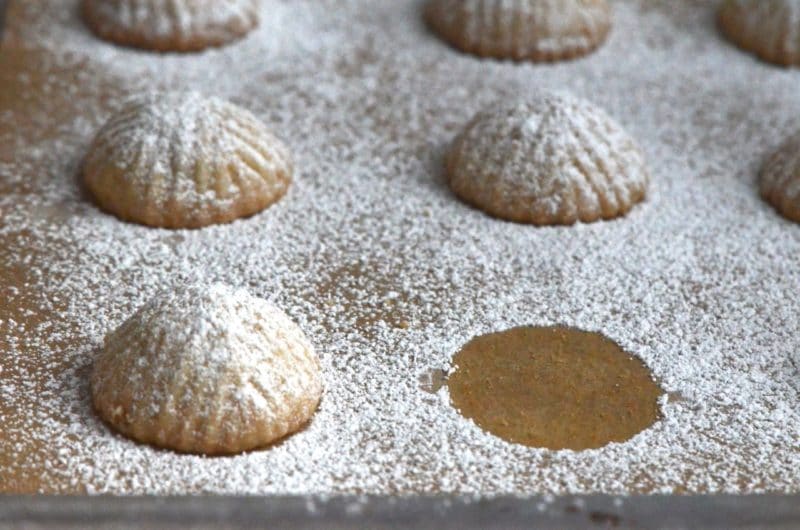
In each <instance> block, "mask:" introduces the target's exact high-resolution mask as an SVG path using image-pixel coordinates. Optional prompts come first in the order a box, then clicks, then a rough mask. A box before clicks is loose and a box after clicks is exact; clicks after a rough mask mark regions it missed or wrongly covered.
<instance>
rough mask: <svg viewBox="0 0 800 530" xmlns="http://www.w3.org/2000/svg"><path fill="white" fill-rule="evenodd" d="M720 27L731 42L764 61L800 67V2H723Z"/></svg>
mask: <svg viewBox="0 0 800 530" xmlns="http://www.w3.org/2000/svg"><path fill="white" fill-rule="evenodd" d="M719 26H720V28H721V29H722V32H723V33H724V34H725V36H726V37H728V39H729V40H730V41H731V42H733V43H734V44H736V45H737V46H739V47H740V48H742V49H744V50H747V51H749V52H753V53H755V54H756V55H758V56H759V57H761V58H762V59H763V60H765V61H768V62H771V63H776V64H780V65H783V66H798V65H800V0H725V2H723V4H722V7H721V9H720V11H719Z"/></svg>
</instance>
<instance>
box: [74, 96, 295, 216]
mask: <svg viewBox="0 0 800 530" xmlns="http://www.w3.org/2000/svg"><path fill="white" fill-rule="evenodd" d="M292 171H293V169H292V162H291V157H290V155H289V151H288V149H287V148H286V147H285V146H284V145H283V144H282V143H281V142H280V141H279V140H277V139H276V138H275V137H274V136H273V135H272V134H271V133H270V132H269V131H268V130H267V129H266V127H265V126H264V125H263V124H262V123H261V122H260V121H259V120H258V119H257V118H256V117H255V116H253V115H252V114H251V113H250V112H248V111H247V110H245V109H243V108H241V107H238V106H236V105H233V104H231V103H228V102H226V101H223V100H221V99H218V98H214V97H210V98H207V97H204V96H202V95H201V94H199V93H196V92H167V93H153V94H147V95H145V96H141V97H137V98H135V99H133V100H132V101H131V102H129V103H128V104H127V105H126V106H125V107H124V108H123V109H122V111H120V112H119V113H118V114H116V115H115V116H113V117H112V118H111V120H110V121H109V122H108V123H107V124H106V125H105V126H104V127H103V128H102V129H101V130H100V132H99V133H98V134H97V137H96V138H95V140H94V142H93V143H92V145H91V147H90V149H89V152H88V154H87V156H86V159H85V161H84V168H83V176H84V181H85V183H86V186H87V188H88V189H89V191H90V192H91V194H92V195H93V196H94V198H95V200H96V201H97V203H98V204H99V205H100V207H101V208H103V209H104V210H107V211H109V212H111V213H113V214H114V215H116V216H117V217H119V218H121V219H123V220H126V221H133V222H136V223H141V224H145V225H149V226H156V227H164V228H199V227H203V226H207V225H210V224H216V223H226V222H230V221H233V220H235V219H238V218H241V217H247V216H250V215H253V214H255V213H257V212H260V211H261V210H263V209H265V208H267V207H268V206H270V205H272V204H273V203H275V202H276V201H277V200H278V199H280V198H281V197H282V196H283V195H284V194H285V193H286V191H287V189H288V188H289V185H290V183H291V178H292Z"/></svg>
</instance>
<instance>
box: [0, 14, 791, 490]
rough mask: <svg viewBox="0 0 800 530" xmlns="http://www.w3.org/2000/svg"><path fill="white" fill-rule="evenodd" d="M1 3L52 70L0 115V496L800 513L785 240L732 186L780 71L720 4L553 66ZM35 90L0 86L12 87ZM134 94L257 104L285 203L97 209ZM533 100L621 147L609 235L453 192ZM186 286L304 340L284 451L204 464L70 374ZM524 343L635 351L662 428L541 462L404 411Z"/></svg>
mask: <svg viewBox="0 0 800 530" xmlns="http://www.w3.org/2000/svg"><path fill="white" fill-rule="evenodd" d="M24 4H26V5H27V6H28V7H27V8H25V7H23V8H22V11H27V16H28V18H29V19H30V20H31V24H30V25H29V26H26V27H20V28H17V30H18V33H20V35H21V37H20V38H21V39H22V40H23V41H26V42H28V43H29V44H30V45H36V46H44V47H46V48H47V49H48V50H49V53H50V56H49V57H50V58H49V59H47V60H46V61H44V63H45V67H46V68H44V69H43V70H42V71H43V72H51V73H50V74H48V75H44V83H45V84H44V86H43V87H42V88H40V89H39V92H37V93H39V94H44V96H42V97H41V98H40V101H41V103H40V105H38V106H37V105H33V104H31V103H30V102H29V101H28V100H27V99H25V97H27V96H24V95H22V96H20V98H21V99H22V100H23V103H25V104H24V105H20V106H19V107H18V108H20V109H22V110H19V111H15V110H13V109H8V108H4V109H2V113H0V130H2V131H8V130H10V129H13V128H15V127H17V126H18V127H19V129H18V131H19V132H17V133H16V134H13V135H9V134H8V133H4V134H3V139H4V140H5V142H6V143H5V145H6V146H13V147H14V150H13V152H12V151H11V149H10V148H9V147H4V148H3V150H2V151H1V152H2V154H3V158H2V159H0V160H1V161H2V164H1V165H0V179H1V180H0V193H2V196H0V210H2V212H3V213H2V216H3V217H2V221H0V223H2V224H0V237H2V239H3V241H4V242H6V243H7V244H6V246H5V248H3V249H0V255H1V256H2V259H3V260H4V262H5V263H4V265H8V267H7V268H6V269H5V272H4V274H5V276H9V275H10V276H9V277H12V278H17V279H18V280H19V282H18V284H17V285H15V286H13V287H7V286H5V285H2V286H0V287H2V289H3V293H2V295H3V296H4V298H5V300H6V304H7V306H6V308H5V309H3V313H2V315H4V316H3V317H2V318H3V319H4V321H3V322H0V337H2V340H3V357H2V361H1V362H0V367H2V379H0V414H2V417H0V421H2V422H3V431H4V432H3V436H2V438H0V462H2V464H3V468H4V469H3V470H2V471H4V474H6V475H7V476H12V477H13V476H21V475H25V473H26V470H30V474H31V475H33V474H35V475H36V476H37V477H38V476H41V477H43V478H42V479H41V484H46V485H47V487H45V486H42V488H43V489H50V490H58V491H89V492H115V493H183V492H214V493H221V492H225V493H262V494H269V493H337V492H351V493H352V492H355V493H388V494H396V493H412V492H460V493H483V494H495V493H521V494H526V493H544V492H552V493H565V492H598V491H602V492H607V493H627V492H634V491H651V492H673V491H678V492H685V491H695V492H705V491H730V492H757V491H765V490H770V491H783V492H790V491H791V492H798V491H800V476H799V475H800V471H798V470H800V447H798V446H799V445H800V443H799V442H798V440H800V374H799V373H798V365H800V334H798V324H797V322H798V315H799V314H800V297H798V296H797V293H798V289H799V288H800V267H798V256H800V226H798V225H796V224H792V223H790V222H788V221H786V220H784V219H783V218H781V217H780V216H778V215H777V214H776V213H775V212H774V211H773V210H772V209H771V208H770V207H769V206H768V205H766V204H765V203H764V202H763V201H761V199H759V197H758V193H757V186H756V182H755V175H756V173H757V170H758V168H759V166H760V163H761V160H762V158H763V157H764V156H765V155H767V154H768V153H769V152H771V151H772V150H773V149H774V148H775V147H776V146H777V145H779V144H780V142H781V141H782V140H783V139H784V138H785V137H786V136H787V135H788V134H790V133H792V132H794V128H795V127H797V126H798V122H797V118H796V117H797V115H798V111H800V90H798V89H797V87H798V83H800V73H798V72H796V71H790V70H783V69H778V68H775V67H772V66H769V65H765V64H762V63H759V62H757V61H756V60H755V59H753V58H752V57H751V56H749V55H746V54H743V53H741V52H740V51H738V50H736V49H735V48H733V47H732V46H730V45H729V44H727V43H726V42H725V41H723V40H722V39H721V38H720V37H719V35H718V33H717V31H716V30H715V27H714V5H715V4H716V2H713V1H711V0H708V1H700V0H684V1H677V0H630V1H618V2H615V3H614V10H615V14H614V19H615V27H614V30H613V32H612V35H611V37H610V40H609V42H608V43H607V44H606V45H605V46H604V47H602V48H601V49H600V50H599V52H598V53H596V54H594V55H591V56H589V57H587V58H586V59H584V60H580V61H577V62H571V63H559V64H555V65H552V66H537V65H531V64H513V63H504V62H496V61H482V60H478V59H476V58H474V57H470V56H467V55H462V54H459V53H457V52H455V51H453V50H452V49H451V48H449V47H448V46H446V45H445V44H443V43H442V42H440V41H439V40H437V39H436V38H435V37H433V36H432V35H430V34H429V33H428V31H427V30H426V29H425V27H424V25H423V24H422V22H421V19H420V16H419V14H420V10H421V3H420V2H417V1H401V0H397V1H393V2H377V1H374V2H372V1H367V0H297V1H292V2H281V1H277V0H266V1H265V2H264V4H265V5H264V7H263V12H262V24H261V27H260V28H259V29H258V30H257V31H255V32H254V33H252V34H251V35H250V36H248V37H247V38H246V39H245V40H244V41H242V42H240V43H238V44H235V45H233V46H230V47H226V48H222V49H220V50H214V51H210V52H207V53H204V54H202V55H189V56H177V55H170V56H159V55H150V54H146V53H142V52H137V51H131V50H124V49H120V48H115V47H114V46H112V45H109V44H106V43H103V42H100V41H98V40H96V39H95V38H94V37H93V36H92V35H91V33H90V32H89V31H87V30H86V29H85V28H84V26H83V25H82V24H81V22H80V19H79V17H78V14H77V10H76V8H75V4H76V2H74V1H63V2H62V1H53V2H50V3H48V4H45V3H44V2H36V3H35V5H33V3H30V4H28V3H24ZM19 6H20V3H18V4H17V9H16V15H15V17H16V18H15V17H12V18H11V20H10V22H13V21H14V20H20V18H19V16H17V15H19V11H20V7H19ZM65 72H66V73H65ZM34 73H35V72H34ZM34 73H26V74H22V75H21V76H20V78H19V79H16V80H15V81H14V84H15V86H16V87H25V86H28V85H30V86H31V87H35V86H36V85H35V83H32V82H31V81H30V79H34V80H35V77H36V76H35V75H34ZM56 73H58V74H56ZM42 75H43V74H42ZM151 86H168V87H171V88H195V89H198V90H201V91H204V92H207V93H209V94H212V95H218V96H222V97H226V98H229V99H231V100H232V101H234V102H236V103H238V104H241V105H243V106H244V107H246V108H248V109H250V110H251V111H253V112H254V113H255V114H256V115H257V116H259V117H260V118H261V119H263V120H264V121H265V123H266V124H267V125H268V127H270V128H271V129H272V130H274V131H276V133H277V134H278V135H279V136H280V137H281V138H282V139H284V140H285V141H286V143H287V144H288V145H289V146H290V148H291V149H292V151H293V152H294V153H295V154H296V159H297V168H298V170H297V175H296V181H295V185H294V186H293V187H292V189H291V190H290V192H289V194H288V195H287V196H286V197H285V198H284V199H283V200H281V201H280V202H279V203H278V204H277V205H275V206H273V207H271V208H269V209H268V210H266V211H265V212H263V213H262V214H259V215H257V216H255V217H253V218H251V219H247V220H242V221H237V222H235V223H233V224H231V225H225V226H216V227H211V228H208V229H203V230H199V231H167V230H157V229H150V228H145V227H140V226H135V225H130V224H125V223H122V222H120V221H118V220H116V219H115V218H114V217H111V216H109V215H106V214H103V213H101V212H100V211H98V210H97V209H96V208H95V207H94V206H93V205H92V204H91V203H90V202H89V201H88V200H87V199H86V198H85V197H84V195H83V194H82V191H81V189H80V187H79V185H78V183H77V182H78V181H77V180H76V178H75V176H74V175H75V173H76V169H77V167H78V164H79V162H80V160H81V157H82V156H83V154H84V152H85V149H86V147H87V146H88V144H89V142H90V141H91V138H92V136H93V134H94V133H95V132H96V130H97V128H98V127H99V126H100V125H101V124H102V123H103V122H104V121H105V120H106V119H107V118H108V116H109V115H110V114H111V112H112V111H113V110H114V109H115V108H117V106H118V105H119V100H120V99H121V96H122V95H124V93H125V92H132V91H136V90H139V89H142V88H144V87H151ZM541 88H546V89H556V90H569V91H571V92H573V93H574V94H576V95H577V96H580V97H585V98H587V99H589V100H591V101H593V102H594V103H596V104H597V105H599V106H600V107H602V108H604V109H605V110H606V111H607V112H608V113H609V114H610V115H611V116H612V117H613V118H614V119H615V120H616V121H618V122H619V123H620V124H621V125H622V126H623V127H625V129H626V130H627V131H628V132H629V133H630V134H631V136H632V137H633V138H634V139H635V140H636V141H637V143H638V144H639V145H640V146H641V147H642V149H643V151H644V153H645V156H646V158H647V161H648V163H649V167H650V168H651V172H652V180H651V183H650V193H649V199H648V200H647V202H645V203H643V204H642V205H640V206H638V207H637V208H635V209H634V210H633V211H632V212H631V213H630V214H629V215H628V216H627V217H625V218H622V219H620V220H617V221H613V222H601V223H597V224H592V225H578V226H575V227H561V228H533V227H530V226H526V225H516V224H511V223H506V222H502V221H498V220H496V219H493V218H490V217H488V216H486V215H484V214H482V213H481V212H479V211H476V210H474V209H471V208H469V207H467V206H465V205H464V204H462V203H461V202H459V201H458V200H457V199H456V198H454V196H453V195H452V194H451V193H450V191H449V190H448V189H447V186H446V185H445V184H444V182H443V177H442V158H443V153H444V152H445V148H446V146H447V145H448V144H449V142H450V141H451V140H452V138H453V136H454V135H455V134H457V132H458V131H459V130H460V128H461V127H462V126H463V124H464V123H465V122H466V121H467V120H468V119H469V118H470V117H471V116H473V115H474V114H475V113H476V112H477V111H478V110H479V109H481V108H483V107H485V106H486V105H488V104H490V103H493V102H496V101H497V100H498V99H503V98H511V97H518V96H519V95H524V94H526V93H528V92H530V91H532V90H535V89H541ZM20 93H22V91H21V92H20ZM6 94H9V92H7V93H6ZM48 95H49V97H45V96H48ZM62 96H63V97H62ZM4 97H5V98H9V97H10V96H8V95H6V96H4ZM31 97H33V96H31ZM56 100H57V101H67V103H66V104H62V105H60V106H59V107H58V108H55V104H54V103H52V101H56ZM4 101H6V100H4ZM58 116H60V117H61V118H59V119H57V117H58ZM22 123H25V124H27V125H25V126H24V127H23V126H22V125H19V124H22ZM14 130H16V129H14ZM23 249H24V250H23ZM9 271H10V272H9ZM5 276H4V278H5ZM186 278H200V279H206V280H221V281H224V282H226V283H230V284H233V285H241V286H245V287H247V288H248V289H250V291H251V292H253V293H255V294H257V295H259V296H262V297H264V298H267V299H269V300H271V301H273V302H274V303H275V304H276V305H278V306H279V307H281V308H282V309H284V310H285V311H286V312H287V313H288V314H289V315H290V316H291V317H292V318H293V319H294V320H295V321H297V322H298V323H299V324H300V326H301V327H302V328H303V330H304V331H305V332H306V334H307V335H308V336H309V338H310V339H311V341H312V342H313V343H314V345H315V347H316V349H317V351H318V352H319V353H320V357H321V361H322V364H323V372H324V377H325V386H326V394H325V396H324V398H323V401H322V404H321V408H320V410H319V411H318V413H317V415H316V416H315V418H314V420H313V422H312V424H311V425H310V426H309V428H308V429H306V430H304V431H303V432H301V433H299V434H297V435H295V436H293V437H291V438H289V439H288V440H286V441H285V442H284V443H282V444H280V445H278V446H276V447H274V448H272V449H270V450H268V451H260V452H254V453H250V454H246V455H242V456H237V457H232V458H202V457H196V456H184V455H181V456H179V455H176V454H173V453H170V452H165V451H157V450H154V449H152V448H150V447H146V446H142V445H137V444H135V443H133V442H130V441H128V440H126V439H123V438H121V437H119V436H116V435H114V434H113V433H112V432H111V431H110V430H109V429H108V428H106V427H105V426H104V425H103V424H102V423H101V422H100V421H99V420H98V419H97V418H96V416H95V415H93V413H92V411H91V405H90V400H89V392H88V368H89V366H90V365H91V362H92V358H93V356H94V355H95V351H96V349H97V347H98V346H99V345H100V344H101V342H102V340H103V337H104V335H105V334H106V332H108V331H109V330H110V329H113V328H114V327H115V326H117V325H118V324H119V323H120V322H122V321H123V320H124V319H125V318H126V317H127V316H129V315H130V314H131V313H132V312H133V311H134V309H135V308H136V307H138V306H140V305H141V304H142V303H144V302H145V301H146V300H148V299H149V298H150V297H151V296H152V295H153V294H155V293H156V292H158V291H159V290H160V289H162V288H165V287H168V286H170V285H177V284H179V283H180V282H182V281H183V280H184V279H186ZM10 308H14V309H13V310H12V309H10ZM522 324H535V325H547V324H564V325H569V326H578V327H581V328H584V329H587V330H598V331H602V332H604V333H605V334H606V335H608V336H609V337H611V338H612V339H614V340H615V341H617V342H618V343H620V344H621V345H622V346H623V347H624V348H626V349H627V350H628V351H630V352H631V353H634V354H636V355H638V356H640V357H641V358H642V359H643V360H644V361H645V362H646V363H647V365H648V366H649V367H650V368H651V369H652V370H653V372H654V374H655V376H656V377H657V378H658V380H659V383H660V384H661V385H662V386H663V387H664V388H665V389H666V390H667V391H669V392H670V396H671V398H670V399H669V400H665V403H664V404H663V415H664V418H663V420H662V421H661V422H660V423H658V424H657V425H655V426H654V427H653V428H651V429H649V430H647V431H645V432H643V433H641V434H640V435H638V436H636V437H635V438H633V439H632V440H631V441H629V442H627V443H623V444H612V445H609V446H607V447H605V448H602V449H598V450H591V451H584V452H580V453H575V452H570V451H563V452H551V451H546V450H537V449H531V448H527V447H523V446H517V445H511V444H507V443H505V442H503V441H501V440H499V439H497V438H494V437H492V436H491V435H489V434H486V433H484V432H482V431H481V430H480V429H479V428H477V427H476V426H475V425H473V424H472V423H470V422H469V421H467V420H465V419H464V418H462V417H461V416H459V415H458V413H457V412H456V411H455V410H453V409H452V408H451V407H450V406H449V405H448V404H447V396H445V395H442V394H440V395H438V396H435V395H434V396H432V395H431V394H428V393H426V392H424V391H422V390H421V389H420V385H419V378H420V376H421V375H422V374H425V373H428V372H429V371H430V370H435V369H441V368H446V367H447V366H448V363H449V360H450V358H451V356H452V355H453V354H454V353H455V352H456V351H457V350H458V348H459V347H460V346H461V345H462V344H463V343H464V342H466V341H467V340H469V339H470V338H471V337H472V336H474V335H475V334H478V333H484V332H488V331H493V330H501V329H505V328H509V327H512V326H517V325H522ZM5 472H8V473H5ZM12 472H13V474H11V473H12ZM0 482H2V481H0ZM5 484H12V482H10V481H8V480H6V481H5Z"/></svg>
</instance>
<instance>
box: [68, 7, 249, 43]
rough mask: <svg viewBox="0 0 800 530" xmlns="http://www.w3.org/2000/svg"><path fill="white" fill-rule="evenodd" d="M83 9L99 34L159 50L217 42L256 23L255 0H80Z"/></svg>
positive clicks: (243, 32) (228, 39)
mask: <svg viewBox="0 0 800 530" xmlns="http://www.w3.org/2000/svg"><path fill="white" fill-rule="evenodd" d="M82 11H83V18H84V20H85V21H86V24H87V25H88V26H89V27H90V28H91V30H92V31H93V32H94V33H95V34H96V35H97V36H98V37H100V38H102V39H105V40H108V41H111V42H114V43H117V44H121V45H123V46H131V47H136V48H144V49H148V50H154V51H161V52H167V51H176V52H190V51H199V50H203V49H205V48H209V47H212V46H221V45H223V44H228V43H230V42H233V41H235V40H237V39H240V38H241V37H243V36H244V35H246V34H247V33H249V32H250V31H251V30H252V29H253V28H255V27H256V26H257V25H258V0H83V3H82Z"/></svg>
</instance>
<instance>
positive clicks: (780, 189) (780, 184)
mask: <svg viewBox="0 0 800 530" xmlns="http://www.w3.org/2000/svg"><path fill="white" fill-rule="evenodd" d="M760 187H761V196H762V197H763V198H764V200H766V201H767V202H769V203H770V204H772V206H774V207H775V209H776V210H778V212H780V213H781V214H782V215H783V216H784V217H786V218H787V219H791V220H792V221H797V222H798V223H800V133H798V134H796V135H795V136H793V137H792V138H790V139H789V140H787V141H786V142H785V143H784V144H783V145H782V146H781V147H780V148H779V149H778V150H777V151H776V152H775V153H774V154H773V155H772V156H771V157H769V159H768V160H767V162H766V164H764V167H763V168H762V170H761V176H760Z"/></svg>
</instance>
